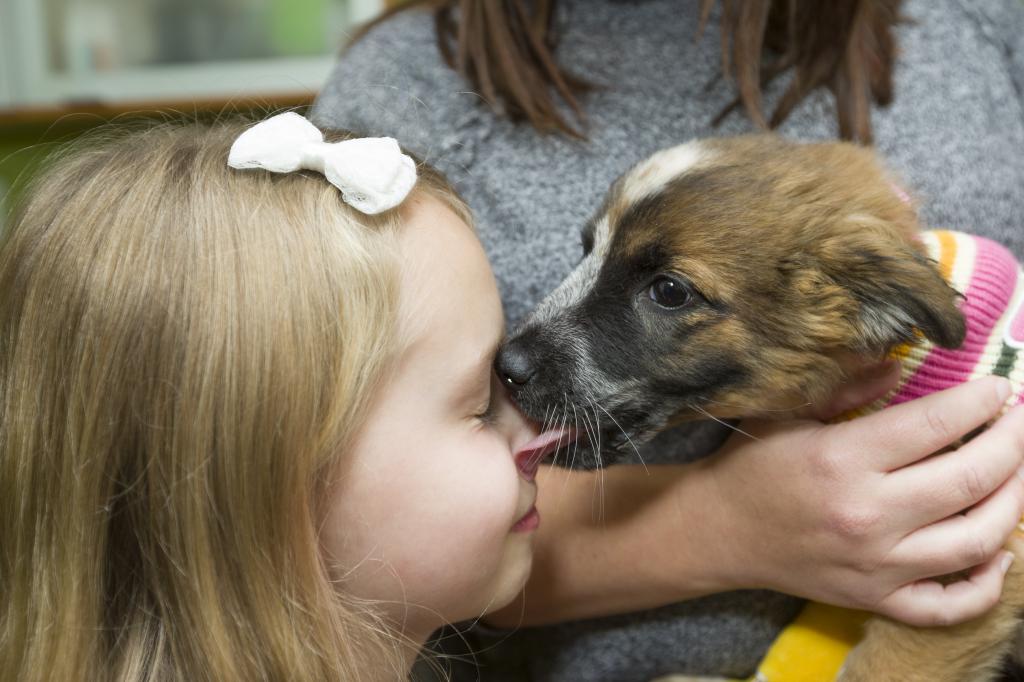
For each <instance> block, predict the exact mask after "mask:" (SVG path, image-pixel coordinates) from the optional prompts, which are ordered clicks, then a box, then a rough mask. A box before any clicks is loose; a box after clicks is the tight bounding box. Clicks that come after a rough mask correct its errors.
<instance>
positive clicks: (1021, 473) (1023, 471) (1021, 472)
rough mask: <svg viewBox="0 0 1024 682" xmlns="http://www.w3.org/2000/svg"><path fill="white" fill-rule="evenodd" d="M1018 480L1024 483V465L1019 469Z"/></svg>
mask: <svg viewBox="0 0 1024 682" xmlns="http://www.w3.org/2000/svg"><path fill="white" fill-rule="evenodd" d="M1017 478H1019V479H1020V480H1022V481H1024V464H1021V465H1020V466H1019V467H1017Z"/></svg>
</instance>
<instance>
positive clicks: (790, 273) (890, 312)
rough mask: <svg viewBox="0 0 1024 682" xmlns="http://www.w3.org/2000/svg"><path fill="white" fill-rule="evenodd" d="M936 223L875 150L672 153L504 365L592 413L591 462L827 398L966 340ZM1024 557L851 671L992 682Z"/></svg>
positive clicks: (865, 676) (547, 403) (614, 214)
mask: <svg viewBox="0 0 1024 682" xmlns="http://www.w3.org/2000/svg"><path fill="white" fill-rule="evenodd" d="M919 229H920V228H919V225H918V221H917V216H916V212H915V211H914V209H913V207H912V205H911V204H910V202H909V200H908V199H907V197H906V196H905V195H904V194H903V192H902V191H901V190H900V189H899V187H898V186H897V185H896V184H895V183H894V181H893V179H891V178H890V176H889V175H888V174H887V172H886V171H885V170H884V169H883V168H882V167H881V165H880V164H879V163H878V161H877V159H876V158H875V155H874V154H873V153H872V152H870V151H868V150H866V149H863V148H860V147H856V146H853V145H849V144H844V143H822V144H797V143H793V142H789V141H786V140H784V139H782V138H779V137H776V136H771V135H758V136H748V137H739V138H731V139H728V138H723V139H712V140H702V141H694V142H690V143H687V144H684V145H680V146H678V147H674V148H671V149H667V150H664V151H661V152H659V153H657V154H655V155H654V156H652V157H651V158H649V159H648V160H646V161H644V162H642V163H640V164H639V165H637V166H636V167H634V168H633V169H632V170H630V171H628V172H627V173H626V174H625V175H623V176H622V177H621V178H620V179H619V180H618V181H616V183H615V184H614V186H613V187H612V188H611V190H610V192H609V194H608V196H607V198H606V200H605V202H604V205H603V206H602V207H601V208H600V210H599V211H598V212H597V215H596V216H595V218H594V219H593V220H592V221H591V222H590V223H589V224H588V225H587V226H586V228H585V230H584V232H583V252H584V256H583V259H582V260H581V262H580V264H579V265H578V266H577V267H576V269H575V270H574V271H573V272H572V273H571V274H570V275H569V276H568V277H567V279H566V280H565V281H564V282H563V283H562V284H561V285H560V286H559V287H558V288H557V289H556V290H555V291H554V292H552V293H551V294H550V295H549V296H548V297H547V298H546V299H545V300H544V301H543V302H542V303H541V304H540V305H539V306H538V308H537V309H536V311H534V312H533V313H532V314H531V315H530V317H529V318H528V319H527V320H526V321H525V322H524V323H523V325H521V326H520V328H519V329H518V330H517V331H516V333H515V334H513V336H512V337H511V338H510V339H509V341H508V342H507V343H506V344H505V345H504V346H503V348H502V349H501V351H500V353H499V354H498V358H497V360H496V363H495V368H496V371H497V372H498V374H499V376H500V377H501V378H502V380H503V381H504V383H505V384H506V385H507V386H508V388H509V390H510V392H511V394H512V396H513V399H514V400H515V401H516V403H517V404H518V405H519V406H520V407H521V408H522V409H523V411H525V412H526V413H527V414H528V415H530V416H532V417H533V418H535V419H537V420H539V421H544V422H545V423H547V424H552V423H554V424H558V423H559V422H560V421H561V420H565V419H568V420H569V421H573V415H588V417H587V422H586V423H587V430H588V431H589V432H590V433H589V436H590V437H589V439H588V441H589V443H590V445H589V447H588V446H586V445H583V446H582V449H583V450H584V452H577V453H576V456H575V458H578V459H579V460H580V461H582V463H583V466H596V465H598V464H600V463H602V462H603V463H608V462H610V461H614V460H615V459H616V457H617V455H618V454H620V453H622V452H623V451H624V450H625V449H626V448H627V447H629V446H631V444H632V443H635V442H639V441H643V440H647V439H649V438H650V437H652V436H653V435H655V434H656V433H658V432H660V431H661V430H663V429H665V428H667V427H670V426H672V425H674V424H678V423H680V422H682V421H686V420H690V419H699V418H704V417H716V418H731V417H746V416H756V415H761V416H772V417H779V416H785V414H786V413H787V411H790V410H796V409H797V408H800V407H802V406H805V405H807V404H808V403H817V402H819V401H824V400H825V399H826V398H827V397H828V396H829V395H830V394H831V393H832V392H833V391H834V390H835V389H836V387H837V386H838V384H839V383H840V382H841V381H842V380H843V378H844V364H845V363H846V362H848V361H849V360H850V359H851V358H854V357H865V356H874V357H878V358H881V357H883V356H884V355H885V354H886V353H888V352H889V351H891V350H892V349H893V348H894V347H896V346H898V345H899V344H903V343H905V342H911V343H913V342H915V341H917V340H918V339H919V338H920V337H922V336H923V337H924V338H926V339H928V340H929V341H931V342H932V343H934V344H935V345H936V346H939V347H943V348H956V347H958V346H960V345H961V344H962V343H963V341H964V337H965V330H966V327H965V320H964V316H963V314H962V313H961V311H960V309H959V307H958V303H959V300H960V295H959V294H958V293H957V292H956V291H955V290H953V289H952V288H951V287H950V285H949V284H947V282H946V280H945V279H943V277H942V275H940V273H939V270H938V269H937V268H936V264H935V263H934V262H933V261H931V260H930V259H929V258H928V257H927V255H926V250H925V248H924V246H923V244H922V243H921V241H920V240H919V238H918V236H917V235H918V234H919ZM576 421H578V417H577V419H576ZM598 444H600V445H598ZM595 450H600V452H595ZM1020 563H1021V562H1020V561H1017V562H1015V566H1014V568H1013V569H1011V573H1010V575H1009V576H1008V578H1007V583H1006V592H1005V593H1004V602H1003V604H1001V605H1000V607H998V608H997V609H995V610H994V611H993V612H991V613H990V614H988V615H987V616H985V617H983V618H981V619H978V620H976V621H972V622H971V623H969V624H965V625H964V626H958V627H957V628H952V629H945V630H943V629H931V630H915V629H914V628H910V627H907V626H902V625H898V624H895V623H891V622H889V621H883V620H882V619H876V621H874V622H873V623H871V624H870V625H869V627H868V629H867V632H868V633H869V635H868V637H867V638H866V639H865V641H864V642H862V644H861V645H860V646H858V647H857V649H855V653H854V655H851V657H850V658H849V659H848V665H847V667H846V669H845V671H844V675H843V679H844V680H850V681H854V680H858V681H859V680H865V681H866V680H875V681H877V680H900V681H904V680H917V679H921V680H924V679H927V680H951V681H952V680H965V679H971V680H975V679H988V673H987V672H982V671H988V670H994V669H995V668H997V667H998V664H999V662H1000V659H1001V657H1002V656H1003V655H1004V654H1005V653H1006V652H1007V650H1008V648H1009V646H1010V641H1011V639H1012V636H1013V634H1014V633H1015V632H1016V631H1017V629H1018V627H1019V622H1020V620H1019V618H1020V616H1019V613H1020V610H1021V609H1022V608H1024V578H1022V577H1021V572H1020V569H1019V567H1018V566H1016V564H1020ZM870 633H875V634H874V635H872V634H870ZM958 643H959V644H958ZM926 661H927V664H926ZM943 671H945V672H943ZM964 675H969V676H968V677H964Z"/></svg>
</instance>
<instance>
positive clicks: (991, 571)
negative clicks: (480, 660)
mask: <svg viewBox="0 0 1024 682" xmlns="http://www.w3.org/2000/svg"><path fill="white" fill-rule="evenodd" d="M1008 391H1009V387H1008V383H1007V382H1006V381H1005V380H998V379H993V378H987V379H981V380H978V381H976V382H972V383H969V384H965V385H963V386H959V387H957V388H953V389H950V390H948V391H945V392H942V393H938V394H935V395H933V396H929V397H926V398H923V399H920V400H917V401H914V402H912V403H906V404H904V405H900V406H896V407H893V408H890V409H887V410H884V411H882V412H880V413H877V414H874V415H870V416H868V417H864V418H861V419H857V420H854V421H851V422H845V423H840V424H835V425H828V426H825V425H822V424H820V423H818V422H810V421H807V422H791V423H769V422H748V423H745V424H744V425H743V428H744V430H745V431H747V432H749V433H751V434H752V435H753V436H754V437H755V438H756V440H752V439H750V438H747V437H744V436H742V435H737V436H735V437H734V438H733V439H731V440H730V441H729V442H728V443H727V444H726V446H725V447H724V448H723V449H722V450H721V451H720V452H718V453H716V454H715V455H713V456H711V457H709V458H707V459H705V460H702V461H700V462H697V463H694V464H689V465H669V466H657V467H649V468H647V469H645V468H644V467H642V466H639V465H637V466H633V465H630V466H620V467H612V468H610V469H608V470H606V471H604V472H579V471H566V470H563V469H556V468H548V469H547V470H546V471H544V472H543V473H542V475H541V476H540V477H539V478H538V485H539V494H540V497H539V499H538V509H539V511H540V514H541V527H540V529H539V530H538V535H537V537H536V544H535V547H536V551H535V557H536V559H535V563H534V569H533V573H532V575H531V577H530V580H529V582H528V583H527V586H526V588H525V590H524V592H523V593H522V594H521V595H520V597H519V598H518V599H517V601H515V602H514V603H513V604H511V605H509V606H508V607H506V608H504V609H502V610H500V611H498V612H496V613H494V614H491V615H489V616H488V617H487V619H486V620H487V621H488V622H489V623H490V624H492V625H497V626H503V627H513V626H517V625H538V624H544V623H552V622H558V621H564V620H570V619H578V618H586V617H594V616H600V615H610V614H614V613H620V612H626V611H635V610H640V609H644V608H649V607H655V606H660V605H663V604H668V603H672V602H676V601H680V600H683V599H687V598H692V597H696V596H699V595H703V594H708V593H711V592H717V591H722V590H728V589H739V588H757V587H765V588H771V589H775V590H779V591H783V592H787V593H790V594H794V595H797V596H802V597H807V598H811V599H815V600H818V601H824V602H828V603H833V604H839V605H843V606H851V607H857V608H866V609H870V610H874V611H877V612H880V613H883V614H886V615H889V616H891V617H894V618H897V619H900V620H904V621H907V622H910V623H913V624H918V625H935V624H942V623H951V622H956V621H962V620H966V619H969V618H971V617H973V616H975V615H978V614H980V613H982V612H983V611H985V610H986V609H988V608H990V607H991V606H992V605H993V604H994V603H995V602H996V600H997V599H998V596H999V593H1000V591H1001V588H1002V578H1003V575H1004V572H1005V566H1008V564H1005V566H1004V563H1005V561H1006V558H1007V557H1008V556H1009V555H1008V554H1007V553H1006V552H1004V551H1002V550H1001V546H1002V543H1003V542H1004V541H1005V538H1006V537H1007V536H1008V535H1009V534H1010V532H1011V531H1012V530H1013V529H1014V527H1015V526H1016V524H1017V521H1018V519H1019V518H1020V516H1021V513H1022V510H1024V482H1022V480H1021V478H1020V476H1019V475H1016V473H1015V472H1017V470H1018V468H1019V467H1020V466H1021V462H1022V458H1024V408H1017V409H1016V410H1013V411H1011V412H1010V413H1009V414H1008V415H1007V416H1005V417H1003V418H1002V419H1000V420H999V421H998V422H997V423H996V424H995V425H994V426H993V427H991V428H990V429H988V430H987V431H985V432H984V433H982V434H981V435H979V436H978V437H976V438H975V439H973V440H972V441H970V442H969V443H968V444H966V445H964V446H962V447H960V448H959V449H957V450H953V451H950V452H947V453H945V454H940V455H936V456H931V455H932V453H934V452H936V451H938V450H940V449H942V448H943V447H944V446H945V445H946V444H948V443H951V442H953V441H955V440H957V439H958V438H959V437H961V436H963V435H964V434H966V433H969V432H970V431H972V430H973V429H975V428H976V427H978V426H980V425H982V424H984V423H985V422H986V421H988V420H989V419H991V418H992V417H993V416H994V415H995V414H997V413H998V411H999V408H1000V406H1001V404H1002V402H1003V401H1004V400H1005V397H1006V396H1007V395H1008ZM602 500H603V507H604V510H603V514H602V513H600V509H601V504H602V502H601V501H602ZM967 508H971V509H970V511H968V512H967V513H966V515H959V514H958V512H959V511H961V510H964V509H967ZM971 567H975V568H973V569H972V570H971V573H970V575H969V578H968V579H967V580H963V581H960V582H957V583H953V584H951V585H948V586H945V587H943V586H942V585H940V584H939V583H937V582H934V581H929V580H927V578H928V577H930V576H936V575H943V574H946V573H950V572H954V571H957V570H961V569H967V568H971Z"/></svg>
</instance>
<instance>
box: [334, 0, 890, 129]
mask: <svg viewBox="0 0 1024 682" xmlns="http://www.w3.org/2000/svg"><path fill="white" fill-rule="evenodd" d="M714 4H715V0H701V3H700V12H701V18H700V26H701V29H703V27H704V26H705V25H706V23H707V20H708V17H709V15H710V13H711V10H712V8H713V6H714ZM901 4H902V0H835V1H832V2H822V1H821V0H721V5H722V14H721V40H722V70H723V72H724V73H726V74H728V75H730V76H731V77H732V78H733V79H734V80H735V82H736V88H737V91H738V92H737V97H736V99H735V100H734V101H733V102H732V104H730V105H729V106H727V107H726V108H725V109H724V110H723V111H722V112H721V113H720V114H719V115H718V116H717V117H715V119H713V121H712V123H714V124H717V123H718V122H719V121H721V119H722V118H723V117H724V116H725V115H726V114H728V113H729V112H731V111H732V110H733V109H735V108H736V107H737V106H740V105H742V106H743V108H744V109H745V110H746V112H747V114H748V116H749V117H750V118H751V120H753V121H754V122H755V123H756V124H757V125H758V126H759V127H762V128H775V127H776V126H778V125H779V124H781V123H782V122H783V121H784V120H785V119H786V117H787V116H788V115H789V114H790V112H792V110H793V109H794V108H795V107H796V105H797V104H799V103H800V102H801V101H802V100H803V99H804V98H805V97H806V96H807V95H808V93H810V92H811V91H813V90H815V89H816V88H819V87H822V86H824V87H826V88H828V89H829V90H830V91H831V92H832V93H833V95H834V96H835V101H836V115H837V119H838V132H839V137H841V138H843V139H849V140H856V141H859V142H863V143H866V144H870V143H871V141H872V132H871V102H872V101H873V102H875V103H877V104H879V105H882V106H884V105H886V104H888V103H889V102H890V101H891V100H892V97H893V87H892V72H893V65H894V62H895V58H896V39H895V36H894V34H893V28H894V27H895V25H896V24H897V23H898V22H899V20H900V16H899V9H900V5H901ZM423 6H427V7H432V8H433V9H434V19H435V26H436V33H437V43H438V48H439V49H440V51H441V54H442V56H443V58H444V60H445V62H446V63H447V64H448V65H449V66H450V67H451V68H453V69H455V70H457V71H458V72H459V73H460V74H462V75H463V76H464V77H465V78H467V79H468V80H469V81H470V82H471V83H472V84H473V86H474V87H475V88H477V90H479V92H480V94H481V95H482V96H483V97H484V99H485V100H486V101H487V102H489V103H490V104H491V106H492V107H494V108H495V109H496V110H497V111H498V112H499V113H501V114H504V115H507V116H508V117H510V118H511V119H513V120H522V121H526V122H528V123H529V124H530V125H532V126H533V127H534V128H536V129H537V130H539V131H542V132H549V131H558V132H562V133H566V134H569V135H573V136H583V135H584V134H585V129H586V116H585V112H584V110H583V108H582V106H581V105H580V102H579V99H578V95H580V94H581V93H582V92H585V91H586V90H587V89H588V88H590V87H592V84H590V83H587V82H585V81H584V80H582V79H580V78H577V77H574V76H573V75H572V74H570V73H568V72H567V71H566V70H564V69H563V68H562V67H561V66H560V65H559V64H558V63H557V62H556V60H555V58H554V48H555V46H556V44H557V35H556V31H555V24H554V22H553V16H554V13H555V6H556V0H532V1H530V0H411V1H410V2H407V3H403V4H401V5H399V6H398V7H395V8H393V9H391V10H390V11H388V12H387V13H385V14H384V15H383V16H382V17H380V18H379V19H377V20H376V21H375V22H374V23H373V24H371V26H373V25H375V24H376V23H379V22H380V21H383V20H385V19H387V18H389V17H390V16H392V15H393V14H395V13H396V12H400V11H405V10H407V9H410V8H413V7H423ZM362 35H365V30H364V31H363V32H360V33H359V34H357V35H356V37H355V39H354V40H358V39H359V38H360V37H361V36H362ZM787 72H792V75H793V77H792V80H791V82H790V84H789V86H788V87H787V89H786V91H785V92H784V93H783V95H782V97H781V98H780V100H779V101H778V103H777V104H776V106H775V110H774V111H773V112H772V113H771V115H770V117H767V118H766V117H765V114H764V112H763V109H762V101H761V100H762V89H763V88H764V87H765V86H766V85H767V84H768V83H770V82H771V81H773V80H774V79H776V78H777V77H779V76H780V75H782V74H784V73H787ZM683 77H685V76H683ZM560 105H568V108H569V110H570V111H572V113H573V116H572V117H571V119H570V117H567V116H565V115H564V114H563V113H562V111H561V110H560Z"/></svg>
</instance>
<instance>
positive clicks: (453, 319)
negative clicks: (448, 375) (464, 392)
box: [399, 197, 504, 353]
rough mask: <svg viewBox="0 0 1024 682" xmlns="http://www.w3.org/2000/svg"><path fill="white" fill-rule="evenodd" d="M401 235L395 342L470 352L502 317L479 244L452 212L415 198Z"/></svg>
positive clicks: (486, 341) (430, 200)
mask: <svg viewBox="0 0 1024 682" xmlns="http://www.w3.org/2000/svg"><path fill="white" fill-rule="evenodd" d="M406 216H407V221H406V225H404V226H403V228H402V231H401V233H400V235H399V250H400V255H399V263H400V269H401V277H400V289H399V311H400V316H401V318H400V324H399V330H400V331H399V334H400V338H399V342H400V344H402V345H406V344H408V347H409V348H412V347H414V346H424V345H426V346H430V347H435V346H436V348H435V350H437V351H442V350H443V351H446V352H451V353H454V352H456V351H457V350H458V349H464V350H466V352H469V350H470V349H473V348H475V347H476V346H477V345H480V344H484V345H489V344H490V342H491V340H492V337H493V336H495V334H499V335H500V333H501V330H502V328H503V325H504V316H503V314H502V310H501V299H500V297H499V295H498V289H497V284H496V282H495V279H494V274H493V273H492V271H491V267H490V263H489V262H488V261H487V256H486V254H485V253H484V250H483V247H482V246H481V245H480V242H479V240H478V239H477V237H476V235H475V234H474V233H473V231H472V229H471V228H470V227H469V226H468V225H466V223H465V222H464V221H462V219H460V218H459V217H458V216H457V215H455V213H453V212H452V211H451V210H450V209H448V207H447V206H445V205H444V204H443V203H442V202H440V201H438V200H436V199H433V198H429V197H426V198H417V200H416V201H415V203H414V205H412V206H410V207H409V208H408V210H407V211H406Z"/></svg>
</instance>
